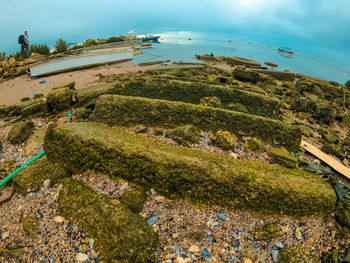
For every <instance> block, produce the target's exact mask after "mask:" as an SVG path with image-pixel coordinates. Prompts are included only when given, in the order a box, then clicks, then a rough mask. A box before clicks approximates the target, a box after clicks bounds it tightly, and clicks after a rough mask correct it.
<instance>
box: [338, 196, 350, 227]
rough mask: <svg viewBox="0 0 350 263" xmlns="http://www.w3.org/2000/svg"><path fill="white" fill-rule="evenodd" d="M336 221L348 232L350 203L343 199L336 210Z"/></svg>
mask: <svg viewBox="0 0 350 263" xmlns="http://www.w3.org/2000/svg"><path fill="white" fill-rule="evenodd" d="M337 220H338V222H339V223H340V224H341V225H342V226H344V227H345V228H347V229H348V230H350V201H349V200H348V199H344V200H343V201H342V202H341V204H340V205H339V207H338V209H337Z"/></svg>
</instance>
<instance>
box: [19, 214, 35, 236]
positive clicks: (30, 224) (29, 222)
mask: <svg viewBox="0 0 350 263" xmlns="http://www.w3.org/2000/svg"><path fill="white" fill-rule="evenodd" d="M22 226H23V230H24V231H25V232H26V233H27V234H28V235H30V236H31V237H36V236H37V235H38V231H39V222H38V219H37V218H36V217H35V216H27V217H24V218H23V219H22Z"/></svg>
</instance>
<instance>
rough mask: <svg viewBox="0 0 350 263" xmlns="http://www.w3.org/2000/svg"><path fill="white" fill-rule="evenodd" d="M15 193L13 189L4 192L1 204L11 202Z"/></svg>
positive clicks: (1, 196)
mask: <svg viewBox="0 0 350 263" xmlns="http://www.w3.org/2000/svg"><path fill="white" fill-rule="evenodd" d="M14 191H15V190H14V189H13V188H10V189H6V190H4V191H3V192H2V193H1V195H0V204H1V203H3V202H6V201H8V200H10V199H11V197H12V195H13V193H14Z"/></svg>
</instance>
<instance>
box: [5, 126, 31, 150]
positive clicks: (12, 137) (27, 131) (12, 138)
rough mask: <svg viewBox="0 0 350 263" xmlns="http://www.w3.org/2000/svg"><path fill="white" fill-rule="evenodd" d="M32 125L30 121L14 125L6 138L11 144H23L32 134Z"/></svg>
mask: <svg viewBox="0 0 350 263" xmlns="http://www.w3.org/2000/svg"><path fill="white" fill-rule="evenodd" d="M33 127H34V124H33V122H31V121H21V122H17V123H16V124H14V125H13V126H12V128H11V130H10V132H9V134H8V136H7V139H8V140H9V142H10V143H12V144H20V143H22V142H24V141H25V140H26V139H28V137H29V136H30V135H31V134H32V133H33Z"/></svg>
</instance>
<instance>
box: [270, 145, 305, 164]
mask: <svg viewBox="0 0 350 263" xmlns="http://www.w3.org/2000/svg"><path fill="white" fill-rule="evenodd" d="M267 154H268V155H269V156H270V157H271V158H272V159H273V160H274V161H275V162H276V163H279V164H280V165H282V166H284V167H287V168H296V167H298V158H296V157H295V156H294V155H292V154H291V153H289V152H288V151H287V150H286V149H285V148H272V147H271V148H269V149H268V150H267Z"/></svg>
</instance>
